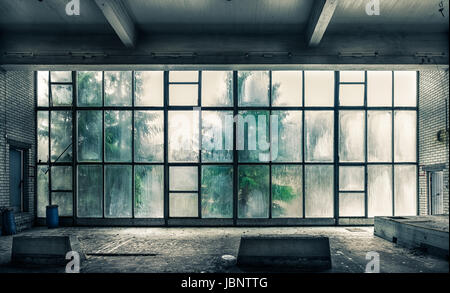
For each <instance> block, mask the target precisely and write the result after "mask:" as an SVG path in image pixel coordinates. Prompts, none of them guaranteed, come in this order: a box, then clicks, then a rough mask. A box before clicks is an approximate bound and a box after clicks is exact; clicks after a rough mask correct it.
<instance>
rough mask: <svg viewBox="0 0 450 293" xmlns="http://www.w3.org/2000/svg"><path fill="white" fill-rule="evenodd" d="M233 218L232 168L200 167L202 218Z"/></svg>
mask: <svg viewBox="0 0 450 293" xmlns="http://www.w3.org/2000/svg"><path fill="white" fill-rule="evenodd" d="M232 217H233V167H232V166H202V218H232Z"/></svg>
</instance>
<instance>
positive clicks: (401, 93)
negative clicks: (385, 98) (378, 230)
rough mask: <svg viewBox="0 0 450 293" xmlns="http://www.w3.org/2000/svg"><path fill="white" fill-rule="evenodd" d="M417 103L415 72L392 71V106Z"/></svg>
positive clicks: (413, 105) (411, 105) (407, 105)
mask: <svg viewBox="0 0 450 293" xmlns="http://www.w3.org/2000/svg"><path fill="white" fill-rule="evenodd" d="M416 104H417V72H416V71H394V106H397V107H415V106H416Z"/></svg>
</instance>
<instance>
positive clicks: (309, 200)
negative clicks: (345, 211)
mask: <svg viewBox="0 0 450 293" xmlns="http://www.w3.org/2000/svg"><path fill="white" fill-rule="evenodd" d="M305 172H306V173H305V184H306V185H305V216H306V217H307V218H332V217H333V216H334V198H333V189H334V184H333V181H334V180H333V166H328V165H317V166H315V165H307V166H305Z"/></svg>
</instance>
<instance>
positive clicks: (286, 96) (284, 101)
mask: <svg viewBox="0 0 450 293" xmlns="http://www.w3.org/2000/svg"><path fill="white" fill-rule="evenodd" d="M302 78H303V77H302V72H301V71H287V70H286V71H272V106H301V105H302Z"/></svg>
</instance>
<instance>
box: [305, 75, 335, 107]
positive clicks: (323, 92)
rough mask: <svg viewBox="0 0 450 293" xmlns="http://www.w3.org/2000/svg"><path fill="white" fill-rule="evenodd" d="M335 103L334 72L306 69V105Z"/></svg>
mask: <svg viewBox="0 0 450 293" xmlns="http://www.w3.org/2000/svg"><path fill="white" fill-rule="evenodd" d="M333 105H334V72H333V71H305V106H333Z"/></svg>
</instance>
